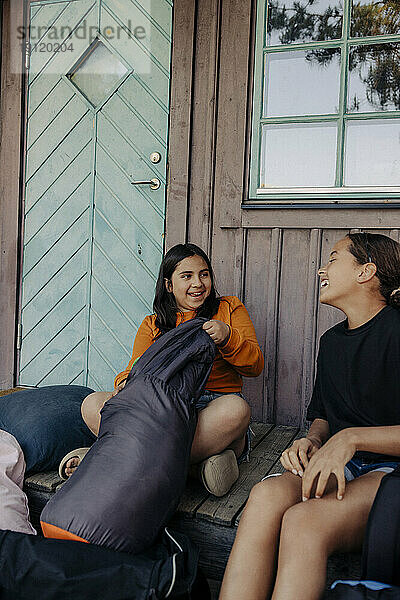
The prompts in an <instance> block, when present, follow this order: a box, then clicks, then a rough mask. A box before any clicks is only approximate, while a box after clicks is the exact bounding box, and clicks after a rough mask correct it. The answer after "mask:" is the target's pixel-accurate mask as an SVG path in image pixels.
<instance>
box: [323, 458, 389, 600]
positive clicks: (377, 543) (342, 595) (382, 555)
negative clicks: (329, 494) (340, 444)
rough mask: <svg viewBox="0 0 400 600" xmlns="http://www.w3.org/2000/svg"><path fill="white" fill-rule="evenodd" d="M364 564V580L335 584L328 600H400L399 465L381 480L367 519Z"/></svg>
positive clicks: (328, 595)
mask: <svg viewBox="0 0 400 600" xmlns="http://www.w3.org/2000/svg"><path fill="white" fill-rule="evenodd" d="M362 563H363V569H362V580H361V581H351V582H348V581H337V582H335V583H334V584H333V586H332V589H331V590H330V591H329V592H328V594H327V596H326V597H327V598H329V600H400V587H399V586H400V466H399V467H397V469H395V470H394V471H393V472H392V473H388V474H387V475H385V477H383V478H382V481H381V484H380V486H379V489H378V492H377V494H376V497H375V500H374V503H373V505H372V508H371V511H370V514H369V518H368V524H367V530H366V534H365V541H364V548H363V559H362ZM377 582H379V583H377Z"/></svg>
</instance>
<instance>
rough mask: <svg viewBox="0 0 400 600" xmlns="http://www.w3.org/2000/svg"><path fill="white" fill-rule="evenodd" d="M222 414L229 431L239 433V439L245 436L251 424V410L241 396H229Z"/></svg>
mask: <svg viewBox="0 0 400 600" xmlns="http://www.w3.org/2000/svg"><path fill="white" fill-rule="evenodd" d="M222 412H223V415H221V417H222V419H223V421H224V423H226V424H227V426H228V427H229V429H230V430H231V431H234V432H235V433H237V437H240V436H243V435H244V434H245V433H246V431H247V428H248V426H249V424H250V417H251V409H250V406H249V405H248V404H247V402H246V401H245V400H243V398H241V397H240V396H236V395H234V394H232V395H227V396H226V401H225V402H224V405H223V408H222Z"/></svg>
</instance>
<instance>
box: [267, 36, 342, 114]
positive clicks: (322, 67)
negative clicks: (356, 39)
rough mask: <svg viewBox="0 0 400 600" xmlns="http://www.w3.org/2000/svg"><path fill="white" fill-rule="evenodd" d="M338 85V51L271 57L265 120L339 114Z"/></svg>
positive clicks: (294, 53)
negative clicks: (292, 116)
mask: <svg viewBox="0 0 400 600" xmlns="http://www.w3.org/2000/svg"><path fill="white" fill-rule="evenodd" d="M321 57H323V59H322V58H321ZM339 82H340V50H339V49H338V48H328V49H325V50H309V51H306V52H304V51H298V52H279V53H276V54H275V53H273V54H268V55H267V56H266V64H265V85H264V89H265V94H264V116H265V117H276V116H288V115H289V116H290V115H315V114H329V113H337V112H338V105H339Z"/></svg>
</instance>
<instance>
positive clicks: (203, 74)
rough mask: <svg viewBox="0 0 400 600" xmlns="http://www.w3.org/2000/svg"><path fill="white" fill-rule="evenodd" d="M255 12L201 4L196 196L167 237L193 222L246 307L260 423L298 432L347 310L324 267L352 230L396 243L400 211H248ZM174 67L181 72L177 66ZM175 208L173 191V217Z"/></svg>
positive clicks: (238, 3) (226, 0) (224, 281)
mask: <svg viewBox="0 0 400 600" xmlns="http://www.w3.org/2000/svg"><path fill="white" fill-rule="evenodd" d="M176 6H177V5H175V9H176ZM188 7H189V5H188ZM252 11H254V3H253V2H252V1H251V0H207V1H205V2H204V3H202V2H198V3H197V18H196V22H195V31H194V38H195V40H196V43H195V47H194V55H193V61H194V62H193V97H192V107H191V117H190V125H189V129H190V132H189V134H188V135H189V137H190V148H189V149H190V158H189V166H188V171H187V178H188V182H189V184H188V188H189V191H188V197H187V204H186V206H185V211H183V210H182V213H181V214H180V215H179V222H180V225H179V226H178V225H177V224H176V223H175V224H171V223H167V239H168V238H169V239H171V236H173V239H174V240H177V236H176V235H175V232H176V231H177V230H178V229H179V230H180V231H182V230H183V229H184V228H185V224H184V219H187V229H185V235H186V237H187V239H188V240H190V241H193V242H195V243H198V244H199V245H201V246H202V247H203V248H204V249H205V250H208V251H210V250H211V257H212V261H213V265H214V268H215V272H216V277H217V283H218V290H219V291H220V292H221V293H222V294H236V295H238V296H239V297H241V299H242V300H243V301H244V302H245V304H246V307H247V308H248V310H249V313H250V315H251V318H252V320H253V322H254V325H255V328H256V332H257V336H258V339H259V342H260V344H261V347H262V348H263V350H264V354H265V365H266V366H265V370H264V373H263V374H262V375H261V376H260V377H258V378H256V379H253V380H248V381H246V383H245V387H244V391H245V394H246V396H247V398H248V400H249V402H250V404H251V406H252V411H253V417H254V418H256V419H261V420H263V421H269V422H276V423H280V424H287V425H299V424H302V423H303V421H304V417H305V410H306V406H307V404H308V402H309V400H310V396H311V392H312V387H313V381H314V376H315V361H316V355H317V351H318V340H319V337H320V335H321V334H322V333H323V332H324V331H326V329H328V328H329V327H331V326H332V325H334V324H335V323H337V322H338V321H340V320H342V319H343V315H342V313H341V312H340V311H338V310H336V309H334V308H331V307H326V306H320V305H319V302H318V293H319V286H318V277H317V269H318V266H319V265H320V264H321V262H323V261H324V260H326V257H327V255H328V253H329V250H330V249H331V247H332V246H333V244H334V243H335V242H336V241H337V240H338V239H340V238H341V237H343V236H344V235H345V234H346V233H347V232H349V231H350V230H351V229H352V228H363V229H364V228H365V229H366V230H368V231H382V232H383V233H389V232H390V235H391V236H392V237H394V238H395V239H398V238H399V231H400V211H399V210H396V209H386V210H384V209H370V208H364V209H355V210H354V209H351V208H349V209H320V208H315V209H309V210H306V209H284V210H271V209H270V210H265V211H263V210H261V211H260V210H243V209H242V208H241V202H242V200H245V199H246V198H247V179H248V166H247V165H248V159H249V157H248V151H247V148H248V135H249V127H248V125H249V118H248V114H249V113H250V111H251V89H252V62H253V56H252V46H253V38H254V31H253V29H254V13H253V12H252ZM191 35H192V34H191V33H188V36H191ZM187 60H188V59H187V57H185V61H187ZM174 69H178V70H179V71H178V72H179V73H180V74H181V73H182V69H180V68H179V65H178V64H175V65H174ZM172 116H173V113H172ZM177 125H179V123H178V122H177ZM173 127H174V123H173V122H171V128H172V129H173ZM170 152H171V150H170ZM170 161H171V164H172V162H173V159H172V155H171V154H170ZM174 168H175V169H176V168H177V165H176V164H175V166H174ZM213 174H214V175H213ZM174 201H175V196H174V195H173V190H172V189H170V192H169V197H168V205H171V210H172V209H174V207H173V204H174ZM174 210H175V209H174ZM390 226H392V229H390ZM210 231H211V233H210ZM170 232H171V233H170ZM182 239H183V238H181V240H182ZM181 240H179V241H181Z"/></svg>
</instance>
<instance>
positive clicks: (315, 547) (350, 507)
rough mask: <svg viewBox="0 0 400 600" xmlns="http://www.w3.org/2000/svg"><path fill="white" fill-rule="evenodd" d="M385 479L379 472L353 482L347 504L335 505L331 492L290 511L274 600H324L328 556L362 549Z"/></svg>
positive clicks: (285, 522) (348, 486)
mask: <svg viewBox="0 0 400 600" xmlns="http://www.w3.org/2000/svg"><path fill="white" fill-rule="evenodd" d="M383 476H384V473H380V472H375V473H368V474H367V475H363V476H362V477H359V478H358V479H355V480H353V481H351V482H349V483H348V484H347V485H346V493H345V495H344V498H343V500H337V499H336V493H335V491H333V492H330V493H328V494H327V495H326V496H323V497H322V498H321V499H318V500H317V499H312V500H307V502H302V503H299V504H297V505H296V506H293V507H292V508H289V509H288V510H287V511H286V513H285V515H284V517H283V521H282V530H281V538H280V546H279V565H278V572H277V576H276V583H275V588H274V593H273V594H272V600H293V599H294V598H296V600H318V599H319V598H321V596H322V594H323V592H324V588H325V578H326V562H327V559H328V556H329V555H330V554H332V553H333V552H335V551H346V552H348V551H355V550H358V549H360V548H361V546H362V540H363V536H364V531H365V527H366V524H367V519H368V514H369V511H370V509H371V506H372V503H373V501H374V498H375V495H376V492H377V490H378V487H379V484H380V481H381V479H382V477H383ZM246 562H247V563H248V561H246ZM248 598H250V596H249V597H248ZM263 598H265V596H264V597H263Z"/></svg>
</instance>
